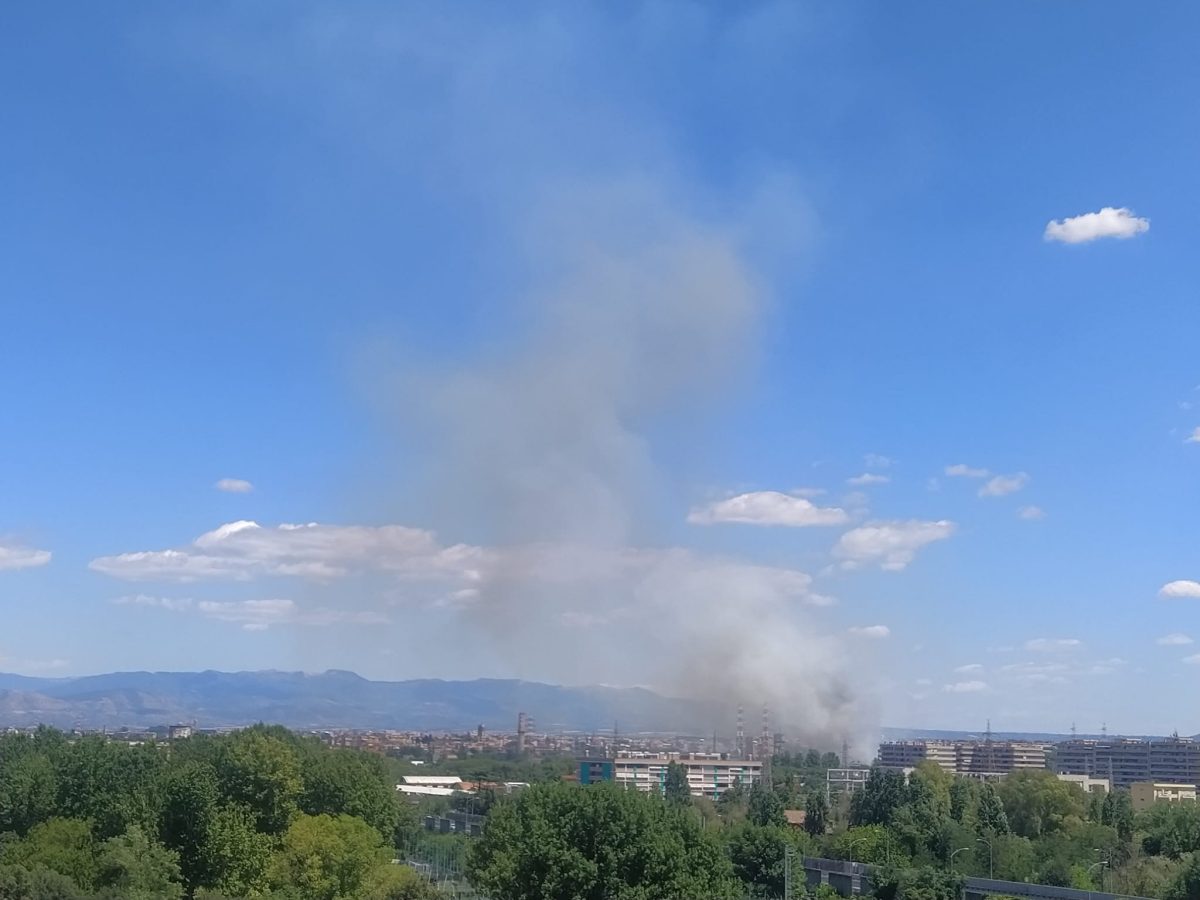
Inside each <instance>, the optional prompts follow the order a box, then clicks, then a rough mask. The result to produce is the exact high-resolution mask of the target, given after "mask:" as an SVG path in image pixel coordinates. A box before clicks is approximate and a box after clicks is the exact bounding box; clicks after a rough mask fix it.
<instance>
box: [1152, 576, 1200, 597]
mask: <svg viewBox="0 0 1200 900" xmlns="http://www.w3.org/2000/svg"><path fill="white" fill-rule="evenodd" d="M1158 596H1160V597H1171V598H1177V597H1189V598H1191V597H1200V581H1188V580H1187V579H1182V580H1180V581H1168V582H1167V583H1166V584H1164V585H1163V586H1162V587H1160V588H1159V589H1158Z"/></svg>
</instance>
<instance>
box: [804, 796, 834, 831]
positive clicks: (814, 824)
mask: <svg viewBox="0 0 1200 900" xmlns="http://www.w3.org/2000/svg"><path fill="white" fill-rule="evenodd" d="M828 827H829V801H828V800H826V799H825V792H824V791H821V790H816V791H809V793H808V796H807V797H805V798H804V830H805V831H807V832H808V833H809V834H810V835H813V836H814V837H817V836H820V835H822V834H824V833H825V831H826V829H827V828H828Z"/></svg>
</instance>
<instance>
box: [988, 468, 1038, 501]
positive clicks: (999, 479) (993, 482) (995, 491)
mask: <svg viewBox="0 0 1200 900" xmlns="http://www.w3.org/2000/svg"><path fill="white" fill-rule="evenodd" d="M1028 483H1029V476H1028V475H1026V474H1025V473H1024V472H1017V473H1016V474H1015V475H997V476H996V477H994V478H992V479H990V480H989V481H988V483H987V484H985V485H984V486H983V487H981V488H980V489H979V496H980V497H1003V496H1004V495H1005V494H1012V493H1015V492H1016V491H1019V490H1020V489H1021V488H1023V487H1025V485H1026V484H1028Z"/></svg>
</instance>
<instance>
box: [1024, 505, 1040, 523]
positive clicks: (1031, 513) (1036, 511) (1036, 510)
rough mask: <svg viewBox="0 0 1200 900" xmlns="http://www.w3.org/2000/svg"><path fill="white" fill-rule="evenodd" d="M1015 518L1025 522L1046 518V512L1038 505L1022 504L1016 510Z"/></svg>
mask: <svg viewBox="0 0 1200 900" xmlns="http://www.w3.org/2000/svg"><path fill="white" fill-rule="evenodd" d="M1017 518H1019V519H1024V520H1025V521H1026V522H1036V521H1038V520H1039V519H1044V518H1046V512H1045V510H1043V509H1042V508H1041V507H1040V506H1022V507H1021V508H1020V509H1018V510H1017Z"/></svg>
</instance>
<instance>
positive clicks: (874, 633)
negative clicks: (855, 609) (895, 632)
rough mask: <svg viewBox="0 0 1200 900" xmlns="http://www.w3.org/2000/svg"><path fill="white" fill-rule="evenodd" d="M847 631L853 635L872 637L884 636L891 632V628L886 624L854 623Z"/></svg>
mask: <svg viewBox="0 0 1200 900" xmlns="http://www.w3.org/2000/svg"><path fill="white" fill-rule="evenodd" d="M847 631H849V632H850V634H852V635H854V636H855V637H863V638H873V639H879V638H885V637H887V636H888V635H890V634H891V633H892V629H890V628H888V627H887V626H886V625H854V626H852V627H851V628H848V629H847Z"/></svg>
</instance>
